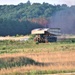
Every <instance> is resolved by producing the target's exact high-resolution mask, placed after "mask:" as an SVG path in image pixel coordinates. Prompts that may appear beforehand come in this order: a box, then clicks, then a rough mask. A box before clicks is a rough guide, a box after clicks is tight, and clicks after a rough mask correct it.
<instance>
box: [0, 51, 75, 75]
mask: <svg viewBox="0 0 75 75" xmlns="http://www.w3.org/2000/svg"><path fill="white" fill-rule="evenodd" d="M12 57H14V58H16V57H28V58H31V59H33V60H34V61H37V62H40V63H44V65H35V64H33V65H27V66H21V67H13V68H7V69H5V68H4V69H3V68H2V69H0V75H1V74H6V73H12V72H13V73H14V72H21V73H22V72H29V71H31V70H75V51H61V52H39V53H16V54H2V55H0V58H6V59H7V58H12Z"/></svg>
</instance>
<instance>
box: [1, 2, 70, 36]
mask: <svg viewBox="0 0 75 75" xmlns="http://www.w3.org/2000/svg"><path fill="white" fill-rule="evenodd" d="M66 8H69V7H68V6H67V5H65V4H63V5H61V6H60V5H51V4H48V3H45V2H44V3H43V4H40V3H33V4H31V2H30V1H28V2H27V3H20V4H18V5H0V35H16V34H28V33H30V31H31V30H32V29H34V28H37V27H42V26H40V24H41V25H44V26H46V25H47V24H48V20H49V18H50V17H51V16H52V15H53V14H54V13H56V12H57V11H60V10H63V9H66ZM29 21H30V22H29ZM32 22H34V23H32ZM37 23H38V24H37Z"/></svg>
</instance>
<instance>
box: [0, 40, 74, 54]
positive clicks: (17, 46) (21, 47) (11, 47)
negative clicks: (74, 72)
mask: <svg viewBox="0 0 75 75" xmlns="http://www.w3.org/2000/svg"><path fill="white" fill-rule="evenodd" d="M66 50H75V43H72V42H56V43H39V44H36V42H33V41H32V40H30V41H9V40H5V41H0V54H3V53H20V52H42V51H46V52H47V51H48V52H50V51H66Z"/></svg>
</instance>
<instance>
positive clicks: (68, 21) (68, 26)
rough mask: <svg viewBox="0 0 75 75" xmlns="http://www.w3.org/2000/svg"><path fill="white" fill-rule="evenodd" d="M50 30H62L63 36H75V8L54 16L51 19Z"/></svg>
mask: <svg viewBox="0 0 75 75" xmlns="http://www.w3.org/2000/svg"><path fill="white" fill-rule="evenodd" d="M49 28H60V29H61V32H62V33H63V34H75V6H74V7H73V6H72V7H69V8H67V9H65V10H61V11H59V12H57V13H56V14H55V15H53V16H52V17H51V19H50V25H49Z"/></svg>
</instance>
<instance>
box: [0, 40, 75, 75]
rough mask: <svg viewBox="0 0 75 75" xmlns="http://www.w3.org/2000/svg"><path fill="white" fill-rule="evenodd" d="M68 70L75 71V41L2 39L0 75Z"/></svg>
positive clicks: (49, 72) (0, 43)
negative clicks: (53, 41)
mask: <svg viewBox="0 0 75 75" xmlns="http://www.w3.org/2000/svg"><path fill="white" fill-rule="evenodd" d="M68 72H69V73H70V72H75V43H72V42H56V43H39V44H36V43H35V42H33V41H31V40H29V41H10V40H5V41H0V75H36V74H38V73H39V74H54V73H68ZM29 73H30V74H29Z"/></svg>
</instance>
